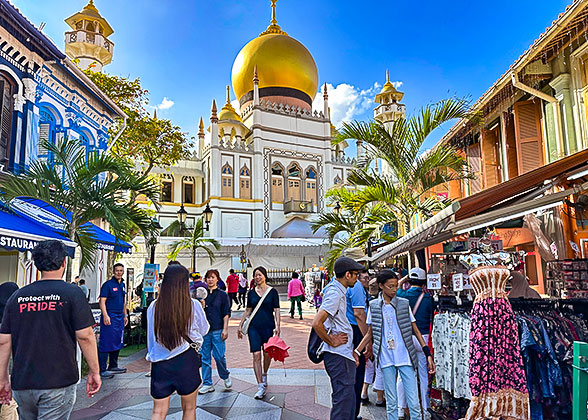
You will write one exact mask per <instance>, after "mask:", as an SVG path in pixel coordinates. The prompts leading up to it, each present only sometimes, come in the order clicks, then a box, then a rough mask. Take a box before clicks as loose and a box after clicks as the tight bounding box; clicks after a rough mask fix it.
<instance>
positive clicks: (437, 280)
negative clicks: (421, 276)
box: [427, 274, 441, 290]
mask: <svg viewBox="0 0 588 420" xmlns="http://www.w3.org/2000/svg"><path fill="white" fill-rule="evenodd" d="M427 289H429V290H441V274H427Z"/></svg>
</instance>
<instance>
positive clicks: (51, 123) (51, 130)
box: [37, 108, 55, 156]
mask: <svg viewBox="0 0 588 420" xmlns="http://www.w3.org/2000/svg"><path fill="white" fill-rule="evenodd" d="M39 115H40V117H41V119H40V122H39V143H38V145H37V156H47V155H48V151H47V142H49V143H51V144H54V143H55V116H54V115H53V113H52V112H51V111H49V110H47V109H44V108H43V109H41V111H40V112H39Z"/></svg>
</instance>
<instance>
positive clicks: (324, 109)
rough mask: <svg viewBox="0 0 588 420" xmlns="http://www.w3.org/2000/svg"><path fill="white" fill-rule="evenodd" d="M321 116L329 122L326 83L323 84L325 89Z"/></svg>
mask: <svg viewBox="0 0 588 420" xmlns="http://www.w3.org/2000/svg"><path fill="white" fill-rule="evenodd" d="M323 100H324V101H323V114H324V115H325V118H326V119H328V120H330V119H331V116H330V115H329V114H330V109H329V94H328V93H327V83H326V82H325V88H324V89H323Z"/></svg>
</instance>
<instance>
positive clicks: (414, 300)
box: [396, 267, 433, 419]
mask: <svg viewBox="0 0 588 420" xmlns="http://www.w3.org/2000/svg"><path fill="white" fill-rule="evenodd" d="M405 281H408V283H409V284H410V288H409V289H408V290H403V289H402V288H401V287H399V288H398V291H397V292H396V295H397V296H398V297H401V298H404V299H408V301H409V303H410V307H411V310H412V313H413V315H414V317H415V319H416V324H417V327H418V329H419V331H420V333H421V335H422V336H423V339H424V340H425V342H428V341H429V331H430V329H431V322H432V320H433V299H432V298H431V295H430V294H429V293H428V292H426V291H424V290H423V287H424V286H425V284H427V273H425V270H423V269H422V268H418V267H415V268H412V269H411V270H410V272H409V273H408V278H407V279H403V280H402V281H401V282H400V284H402V283H404V282H405ZM413 341H414V342H415V349H416V351H417V359H418V377H419V388H420V393H421V406H422V410H423V413H424V414H425V419H428V418H430V414H429V413H428V409H429V407H431V404H430V401H429V396H428V393H427V391H428V388H429V374H428V372H427V357H426V356H425V354H424V353H423V352H422V349H421V346H418V345H416V338H415V337H414V336H413ZM397 392H398V411H399V413H398V414H399V417H400V418H402V417H404V412H403V409H405V408H406V407H407V404H406V396H405V394H404V387H403V386H402V382H401V381H400V380H399V381H398V389H397Z"/></svg>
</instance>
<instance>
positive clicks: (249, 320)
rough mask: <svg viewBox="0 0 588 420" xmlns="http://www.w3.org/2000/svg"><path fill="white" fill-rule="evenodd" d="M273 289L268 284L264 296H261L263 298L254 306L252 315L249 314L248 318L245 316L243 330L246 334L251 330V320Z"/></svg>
mask: <svg viewBox="0 0 588 420" xmlns="http://www.w3.org/2000/svg"><path fill="white" fill-rule="evenodd" d="M272 289H273V287H271V286H268V287H267V289H265V292H264V293H263V296H262V297H261V299H259V302H257V305H255V308H253V312H252V313H251V315H249V316H248V317H247V318H245V321H243V326H242V327H241V332H242V333H243V334H244V335H247V333H248V332H249V325H250V324H251V320H252V319H253V317H254V316H255V314H257V311H258V310H259V307H260V306H261V304H262V303H263V301H264V300H265V298H266V297H267V295H268V294H269V292H270V291H271V290H272Z"/></svg>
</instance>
